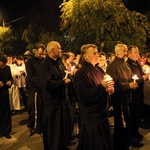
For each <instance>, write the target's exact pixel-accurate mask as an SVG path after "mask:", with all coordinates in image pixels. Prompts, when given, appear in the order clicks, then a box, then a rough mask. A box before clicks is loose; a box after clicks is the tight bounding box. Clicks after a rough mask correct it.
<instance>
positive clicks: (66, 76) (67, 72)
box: [65, 70, 69, 79]
mask: <svg viewBox="0 0 150 150" xmlns="http://www.w3.org/2000/svg"><path fill="white" fill-rule="evenodd" d="M65 73H66V75H65V79H67V78H68V74H69V71H67V70H65Z"/></svg>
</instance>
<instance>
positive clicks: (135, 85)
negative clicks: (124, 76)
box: [129, 82, 138, 90]
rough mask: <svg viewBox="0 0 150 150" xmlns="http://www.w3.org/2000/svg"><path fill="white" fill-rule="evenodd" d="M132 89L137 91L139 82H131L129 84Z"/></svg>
mask: <svg viewBox="0 0 150 150" xmlns="http://www.w3.org/2000/svg"><path fill="white" fill-rule="evenodd" d="M129 86H130V89H134V90H136V89H137V88H138V84H137V82H130V83H129Z"/></svg>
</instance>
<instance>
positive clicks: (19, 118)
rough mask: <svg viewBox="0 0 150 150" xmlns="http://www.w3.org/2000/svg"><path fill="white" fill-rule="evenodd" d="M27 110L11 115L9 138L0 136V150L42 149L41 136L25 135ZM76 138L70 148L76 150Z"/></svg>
mask: <svg viewBox="0 0 150 150" xmlns="http://www.w3.org/2000/svg"><path fill="white" fill-rule="evenodd" d="M27 117H28V114H27V112H26V111H25V110H24V109H22V110H21V111H20V112H19V113H17V114H14V115H12V132H11V136H12V138H11V139H6V138H5V137H0V150H44V149H43V141H42V137H41V136H40V135H39V134H36V133H35V134H33V135H32V136H31V137H29V136H27V135H26V129H27ZM77 141H78V139H77V138H76V139H74V141H73V144H72V146H69V149H70V150H76V147H77Z"/></svg>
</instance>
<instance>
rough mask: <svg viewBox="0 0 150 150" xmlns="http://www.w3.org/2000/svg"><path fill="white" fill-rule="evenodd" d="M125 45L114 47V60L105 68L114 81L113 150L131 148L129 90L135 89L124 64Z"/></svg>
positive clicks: (130, 75) (128, 69) (129, 70)
mask: <svg viewBox="0 0 150 150" xmlns="http://www.w3.org/2000/svg"><path fill="white" fill-rule="evenodd" d="M127 51H128V48H127V45H125V44H117V45H116V46H115V55H116V56H115V59H114V60H113V61H112V62H111V63H110V64H109V65H108V66H107V69H106V73H108V74H109V75H110V76H111V77H112V78H113V80H114V82H115V84H114V87H115V92H114V94H113V95H112V96H111V99H112V105H113V110H114V134H113V142H114V150H128V149H130V146H131V141H130V139H131V135H130V130H131V128H130V107H129V106H130V103H131V101H132V96H131V94H132V93H131V90H132V89H136V88H137V86H138V85H137V83H136V82H135V83H134V82H133V79H132V76H133V73H132V71H131V69H130V68H129V66H128V64H127V63H126V61H125V60H126V59H127Z"/></svg>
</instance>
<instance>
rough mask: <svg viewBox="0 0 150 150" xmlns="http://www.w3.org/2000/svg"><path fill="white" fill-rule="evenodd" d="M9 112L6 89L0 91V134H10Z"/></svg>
mask: <svg viewBox="0 0 150 150" xmlns="http://www.w3.org/2000/svg"><path fill="white" fill-rule="evenodd" d="M11 125H12V121H11V111H10V103H9V94H8V89H4V90H1V91H0V134H4V135H5V134H8V133H10V132H11V128H12V127H11Z"/></svg>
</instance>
